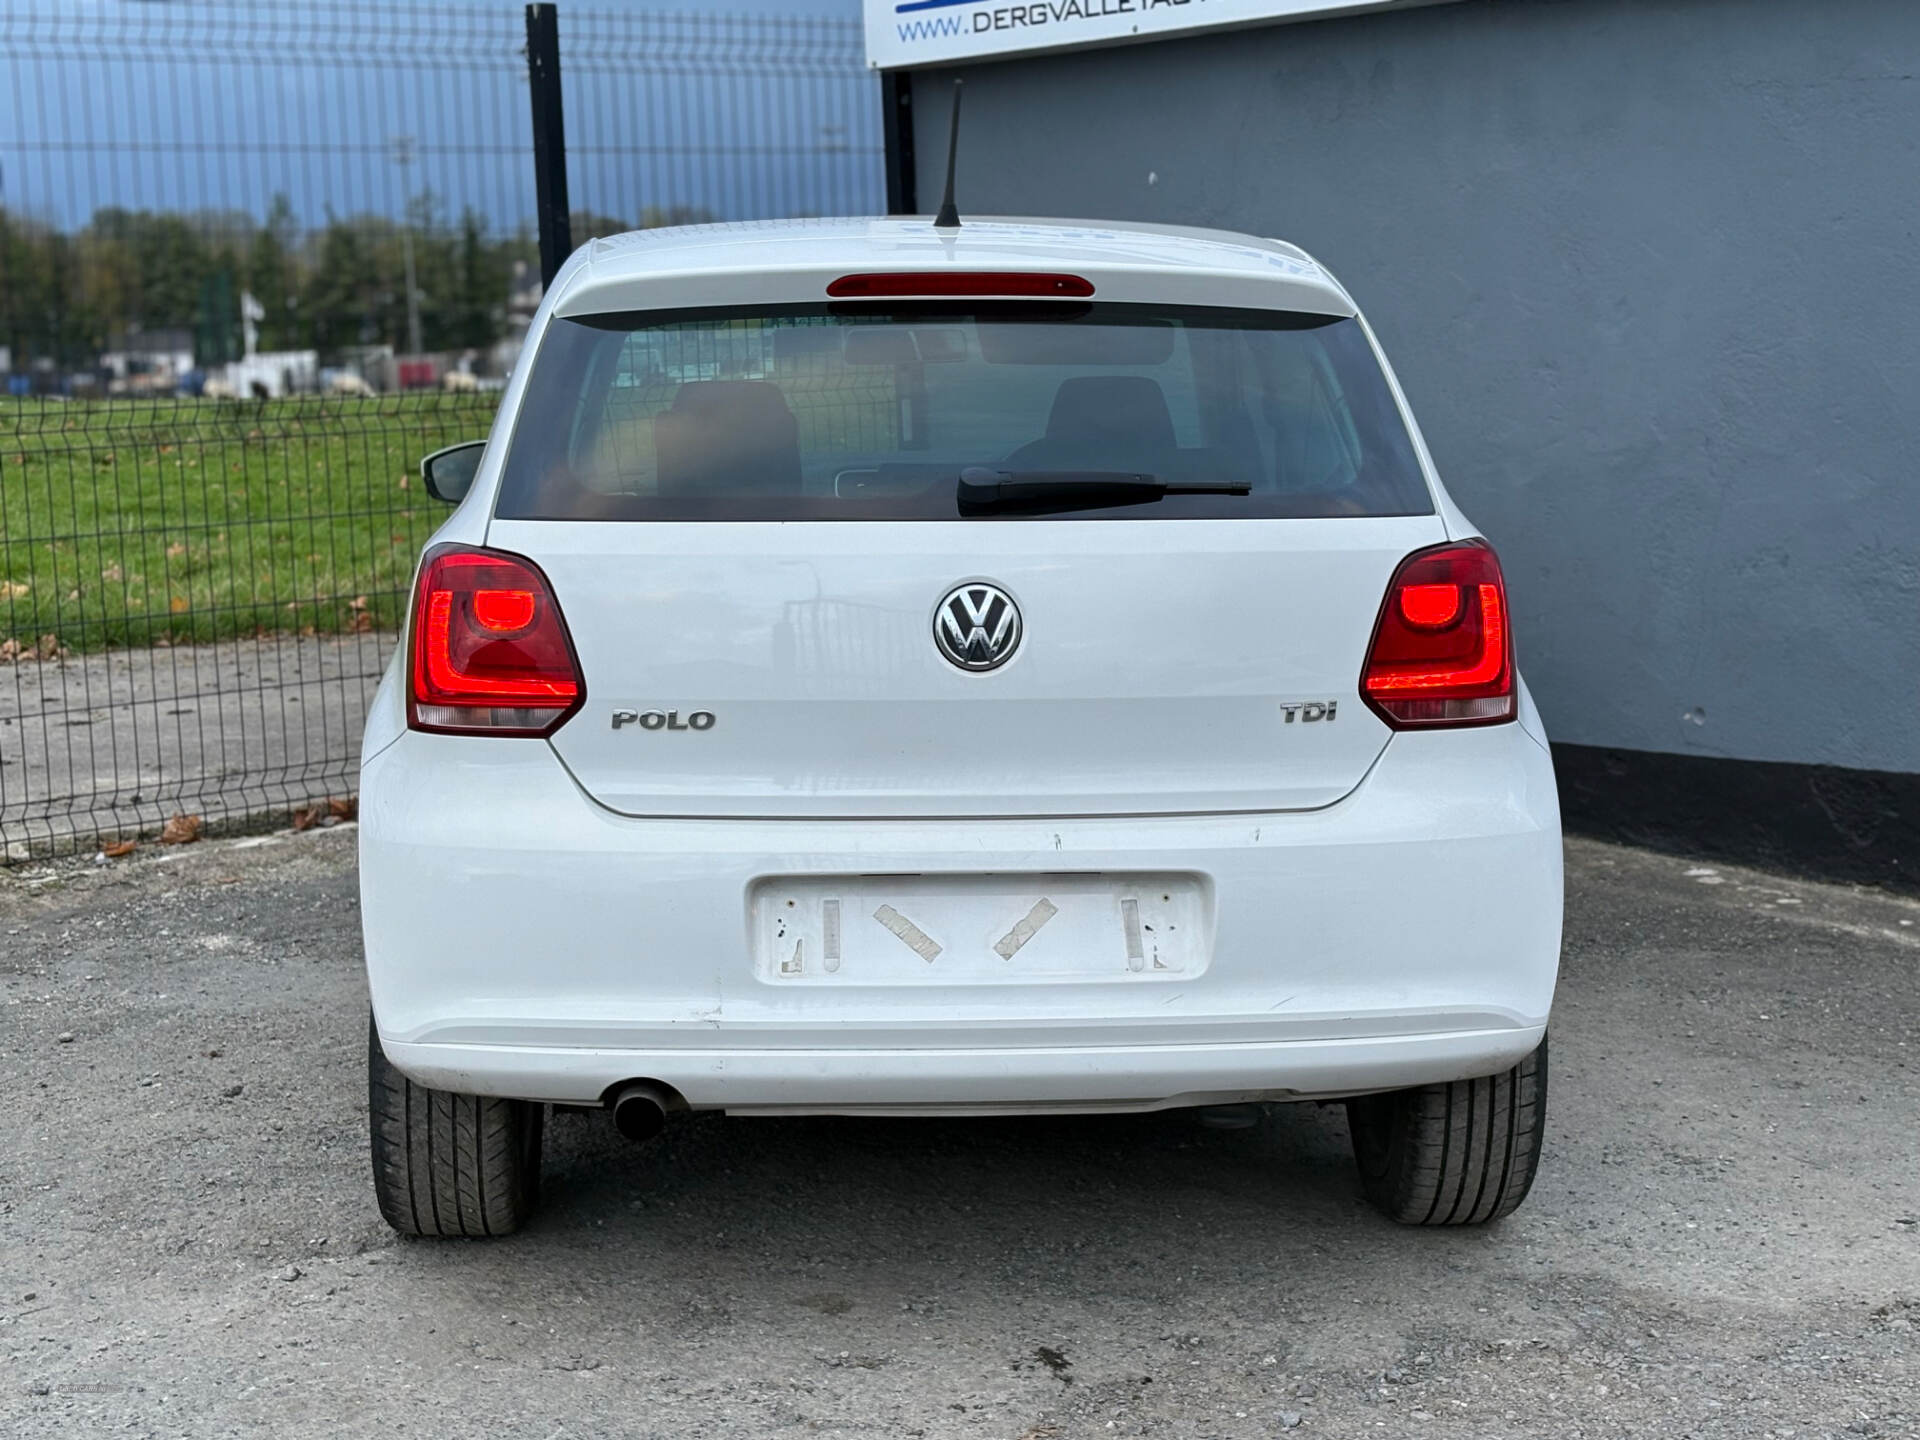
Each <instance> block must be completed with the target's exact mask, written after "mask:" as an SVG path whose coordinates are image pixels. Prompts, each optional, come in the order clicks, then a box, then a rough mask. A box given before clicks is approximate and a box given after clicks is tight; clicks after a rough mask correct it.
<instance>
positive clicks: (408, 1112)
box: [367, 1015, 545, 1239]
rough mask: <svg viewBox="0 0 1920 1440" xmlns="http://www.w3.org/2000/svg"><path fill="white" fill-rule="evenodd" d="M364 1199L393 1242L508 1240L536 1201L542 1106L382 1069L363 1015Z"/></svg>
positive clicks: (384, 1062)
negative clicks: (369, 1173)
mask: <svg viewBox="0 0 1920 1440" xmlns="http://www.w3.org/2000/svg"><path fill="white" fill-rule="evenodd" d="M367 1114H368V1119H369V1121H370V1123H371V1128H372V1132H373V1193H374V1195H375V1196H376V1197H377V1198H378V1199H379V1201H380V1213H381V1215H383V1216H384V1217H386V1222H387V1223H388V1224H389V1225H391V1226H392V1227H393V1228H394V1229H395V1230H398V1231H399V1232H400V1233H401V1234H402V1235H432V1236H449V1237H450V1236H467V1237H470V1238H473V1239H480V1238H482V1237H485V1236H490V1235H511V1234H512V1233H513V1232H514V1231H515V1230H518V1229H519V1228H520V1227H521V1226H522V1225H524V1224H525V1223H526V1221H527V1217H528V1216H530V1215H531V1214H532V1213H533V1210H534V1206H535V1204H536V1203H537V1202H538V1200H539V1193H540V1135H541V1129H542V1123H543V1121H544V1118H545V1107H544V1106H541V1105H536V1104H533V1103H531V1102H529V1101H525V1100H497V1099H494V1098H493V1097H491V1096H487V1095H456V1094H454V1093H453V1092H452V1091H450V1090H431V1089H429V1088H427V1087H426V1086H425V1085H416V1084H414V1083H413V1081H411V1080H409V1079H408V1078H407V1077H406V1076H405V1075H402V1074H401V1073H400V1072H399V1071H398V1070H396V1069H395V1068H394V1067H393V1065H392V1064H391V1063H390V1062H389V1061H388V1059H387V1057H386V1052H384V1051H383V1050H382V1049H381V1048H380V1035H379V1032H378V1031H377V1030H376V1029H375V1028H374V1024H373V1017H372V1015H368V1017H367Z"/></svg>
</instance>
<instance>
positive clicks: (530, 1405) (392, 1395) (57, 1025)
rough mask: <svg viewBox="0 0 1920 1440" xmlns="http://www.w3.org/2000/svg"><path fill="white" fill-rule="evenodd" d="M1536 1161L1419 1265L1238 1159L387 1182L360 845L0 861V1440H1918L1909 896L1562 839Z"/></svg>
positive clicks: (728, 1153) (794, 1127)
mask: <svg viewBox="0 0 1920 1440" xmlns="http://www.w3.org/2000/svg"><path fill="white" fill-rule="evenodd" d="M1568 879H1569V905H1568V927H1567V943H1566V958H1565V968H1564V971H1563V980H1562V987H1561V993H1560V998H1559V1000H1558V1003H1557V1007H1556V1011H1555V1023H1554V1049H1553V1063H1554V1072H1553V1076H1552V1086H1551V1092H1550V1093H1551V1099H1550V1111H1549V1117H1548V1150H1547V1155H1546V1159H1545V1162H1544V1165H1543V1168H1542V1172H1541V1176H1540V1180H1539V1183H1538V1184H1537V1185H1536V1187H1535V1189H1534V1192H1533V1195H1532V1197H1531V1199H1530V1200H1529V1201H1528V1203H1527V1204H1526V1205H1525V1206H1524V1207H1523V1208H1522V1209H1521V1210H1520V1212H1519V1213H1518V1214H1516V1215H1515V1216H1513V1217H1512V1218H1511V1219H1509V1220H1507V1221H1505V1222H1502V1223H1501V1224H1499V1225H1497V1226H1494V1227H1491V1228H1488V1229H1485V1230H1478V1231H1452V1232H1440V1231H1412V1230H1402V1229H1398V1228H1396V1227H1394V1226H1393V1225H1391V1224H1389V1223H1387V1222H1385V1221H1384V1220H1381V1219H1379V1218H1377V1217H1376V1216H1375V1215H1374V1214H1373V1213H1372V1212H1370V1211H1369V1210H1368V1209H1366V1208H1365V1206H1364V1205H1363V1204H1362V1202H1361V1200H1360V1197H1359V1191H1358V1186H1357V1184H1356V1181H1355V1177H1354V1173H1353V1170H1352V1165H1351V1161H1350V1158H1349V1155H1348V1151H1347V1137H1346V1124H1345V1120H1344V1118H1343V1115H1342V1112H1341V1111H1340V1110H1339V1109H1337V1108H1324V1109H1323V1108H1315V1107H1274V1108H1271V1109H1270V1110H1268V1111H1266V1112H1265V1113H1264V1116H1263V1118H1262V1119H1261V1121H1260V1123H1259V1124H1258V1125H1256V1126H1254V1127H1253V1128H1250V1129H1243V1130H1213V1129H1208V1128H1205V1127H1204V1126H1202V1125H1201V1124H1199V1123H1198V1122H1197V1121H1196V1119H1195V1118H1194V1117H1192V1116H1190V1115H1186V1114H1167V1115H1155V1116H1141V1117H1102V1118H1097V1119H1072V1120H991V1121H987V1120H982V1121H965V1122H963V1121H950V1122H949V1121H873V1120H741V1119H727V1118H724V1117H717V1116H710V1117H696V1118H694V1119H691V1120H685V1121H682V1122H679V1123H677V1124H676V1125H675V1126H674V1127H673V1128H671V1129H670V1130H669V1132H668V1133H667V1135H666V1136H664V1137H662V1138H661V1139H659V1140H656V1141H653V1142H649V1143H648V1144H646V1145H644V1146H633V1145H629V1144H627V1143H625V1142H623V1141H621V1140H619V1139H618V1137H616V1136H615V1135H614V1133H613V1131H612V1127H611V1125H610V1124H609V1123H608V1122H607V1120H606V1118H605V1117H604V1116H602V1115H597V1114H596V1115H592V1116H577V1115H562V1116H558V1117H556V1118H555V1119H554V1122H553V1124H552V1126H551V1128H550V1132H549V1141H548V1149H547V1163H546V1171H545V1181H546V1198H545V1207H544V1209H543V1210H542V1212H541V1214H540V1215H539V1217H538V1218H537V1219H536V1221H535V1223H534V1224H533V1226H532V1227H531V1228H530V1229H529V1230H528V1231H527V1232H526V1233H525V1234H523V1235H521V1236H519V1237H516V1238H513V1239H510V1240H505V1241H496V1242H491V1243H469V1242H460V1243H445V1242H441V1243H436V1242H417V1241H402V1240H400V1239H398V1238H396V1237H395V1236H393V1235H392V1234H391V1233H390V1232H388V1230H387V1229H386V1228H385V1226H384V1225H383V1224H382V1223H381V1221H380V1219H379V1216H378V1214H377V1212H376V1210H375V1208H374V1204H373V1197H372V1194H371V1190H370V1185H369V1179H368V1162H367V1154H366V1130H365V1077H364V1045H363V1035H364V1025H365V1006H366V997H365V989H364V982H363V978H362V975H361V970H360V947H359V937H358V916H357V913H356V909H355V876H354V846H353V839H352V827H351V826H341V827H338V828H336V829H332V830H319V831H313V832H309V833H307V834H304V835H298V836H294V835H282V836H275V837H268V838H265V839H264V840H263V839H254V840H244V841H224V840H223V841H213V842H206V843H202V844H199V845H194V846H189V847H183V848H178V849H167V850H159V849H157V847H148V846H142V847H141V849H140V850H139V851H138V852H136V853H135V855H134V856H133V857H131V858H130V859H127V860H124V861H117V862H114V863H112V864H110V865H88V864H87V863H85V862H84V861H63V862H50V863H45V864H35V865H29V866H26V867H21V868H16V869H13V870H9V871H0V1093H4V1095H5V1096H6V1097H7V1102H8V1104H7V1121H6V1127H5V1130H4V1132H0V1133H3V1134H4V1139H0V1434H5V1435H8V1436H21V1437H27V1436H53V1435H60V1436H71V1435H86V1434H95V1433H98V1434H113V1435H142V1436H144V1435H153V1436H192V1437H196V1440H203V1437H211V1436H224V1435H248V1436H252V1435H281V1434H284V1435H320V1434H325V1435H343V1436H389V1435H418V1436H433V1437H459V1436H469V1435H471V1436H482V1435H484V1436H490V1437H492V1436H514V1437H518V1436H527V1437H534V1440H559V1437H566V1436H571V1437H588V1436H647V1437H653V1436H658V1437H676V1440H678V1437H702V1436H712V1437H722V1436H725V1437H733V1436H761V1435H768V1436H785V1435H796V1436H799V1435H822V1436H848V1437H851V1436H861V1437H869V1436H886V1437H903V1436H916V1437H917V1436H926V1437H947V1436H960V1437H1000V1440H1048V1437H1093V1436H1102V1437H1104V1436H1116V1435H1149V1436H1157V1437H1193V1440H1199V1437H1220V1440H1240V1437H1270V1436H1279V1435H1289V1434H1297V1435H1301V1436H1355V1437H1358V1436H1455V1437H1461V1440H1480V1437H1507V1436H1512V1437H1523V1436H1524V1437H1539V1436H1546V1437H1589V1436H1591V1437H1600V1436H1607V1437H1615V1436H1661V1437H1667V1436H1673V1437H1681V1436H1699V1437H1731V1436H1742V1437H1745V1436H1772V1437H1787V1436H1852V1435H1874V1436H1913V1435H1920V903H1916V902H1914V901H1910V900H1902V899H1895V898H1889V897H1887V896H1884V895H1880V894H1877V893H1873V892H1866V891H1853V890H1848V889H1844V888H1836V887H1828V886H1822V885H1817V884H1810V883H1803V882H1800V881H1795V880H1790V879H1778V878H1774V877H1769V876H1763V875H1759V874H1755V873H1753V872H1748V871H1741V870H1737V869H1733V868H1731V867H1726V866H1712V867H1709V866H1705V865H1693V864H1690V863H1689V862H1687V861H1685V860H1683V859H1675V858H1673V857H1669V856H1664V855H1654V854H1649V853H1644V852H1638V851H1634V850H1628V849H1621V848H1615V847H1611V846H1604V845H1599V844H1594V843H1589V842H1580V841H1575V842H1572V843H1570V845H1569V871H1568Z"/></svg>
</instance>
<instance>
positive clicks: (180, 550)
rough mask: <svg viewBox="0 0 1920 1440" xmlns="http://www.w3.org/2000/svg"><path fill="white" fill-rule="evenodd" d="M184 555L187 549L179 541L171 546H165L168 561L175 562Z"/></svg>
mask: <svg viewBox="0 0 1920 1440" xmlns="http://www.w3.org/2000/svg"><path fill="white" fill-rule="evenodd" d="M186 553H187V547H186V546H185V545H183V544H181V543H180V542H179V541H175V542H174V543H173V544H171V545H169V546H167V558H168V559H169V560H177V559H179V558H180V557H181V556H182V555H184V554H186Z"/></svg>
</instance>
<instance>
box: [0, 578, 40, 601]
mask: <svg viewBox="0 0 1920 1440" xmlns="http://www.w3.org/2000/svg"><path fill="white" fill-rule="evenodd" d="M32 593H33V586H31V585H29V584H28V583H27V582H26V581H24V580H0V600H18V599H19V598H20V597H21V596H23V595H31V594H32Z"/></svg>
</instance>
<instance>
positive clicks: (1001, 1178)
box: [521, 1104, 1452, 1313]
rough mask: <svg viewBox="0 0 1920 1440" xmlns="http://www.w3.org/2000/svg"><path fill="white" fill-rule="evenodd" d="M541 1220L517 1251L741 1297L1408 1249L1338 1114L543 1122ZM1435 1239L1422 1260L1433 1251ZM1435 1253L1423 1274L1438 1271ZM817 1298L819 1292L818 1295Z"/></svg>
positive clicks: (1194, 1277)
mask: <svg viewBox="0 0 1920 1440" xmlns="http://www.w3.org/2000/svg"><path fill="white" fill-rule="evenodd" d="M543 1185H544V1196H543V1201H542V1209H541V1212H540V1214H539V1216H538V1217H537V1218H536V1220H535V1221H534V1223H533V1225H532V1227H531V1228H530V1230H529V1232H528V1233H527V1235H526V1236H525V1237H524V1239H523V1241H522V1242H521V1243H523V1244H530V1245H534V1246H537V1247H541V1248H545V1247H558V1248H561V1249H566V1248H570V1247H573V1246H577V1245H581V1244H586V1245H590V1246H592V1247H593V1249H594V1251H595V1263H596V1266H598V1267H600V1273H602V1274H603V1275H605V1276H608V1277H618V1276H621V1275H626V1276H629V1277H630V1278H631V1279H633V1280H634V1281H636V1282H644V1281H647V1280H649V1279H662V1280H665V1281H667V1282H668V1283H671V1282H672V1281H673V1280H674V1279H675V1278H682V1279H684V1278H688V1277H689V1276H690V1275H692V1274H697V1275H698V1276H699V1277H700V1283H701V1285H702V1287H703V1289H704V1291H705V1293H708V1294H712V1295H722V1296H724V1295H729V1294H731V1295H734V1296H736V1297H740V1298H741V1299H742V1300H746V1299H748V1298H751V1299H752V1300H753V1302H754V1303H762V1302H765V1301H766V1300H767V1299H769V1298H770V1297H778V1296H780V1295H782V1294H785V1295H786V1298H787V1299H788V1300H790V1301H791V1302H792V1303H795V1304H798V1305H802V1306H806V1305H816V1308H817V1306H818V1305H824V1306H826V1307H827V1312H826V1313H832V1307H834V1306H836V1305H843V1304H844V1305H847V1306H853V1305H858V1304H862V1303H865V1300H867V1299H871V1298H872V1297H874V1296H876V1295H888V1296H902V1297H907V1298H908V1299H911V1297H913V1296H915V1295H922V1296H937V1297H941V1300H942V1303H948V1304H952V1303H963V1300H964V1297H966V1295H967V1294H968V1292H969V1291H970V1290H972V1291H976V1292H977V1294H976V1295H975V1296H974V1298H976V1299H979V1300H981V1301H983V1302H991V1303H992V1304H993V1305H994V1306H996V1307H997V1306H998V1305H1000V1304H1002V1303H1004V1301H1005V1300H1006V1298H1007V1297H1008V1296H1010V1295H1012V1296H1018V1295H1020V1294H1023V1293H1035V1292H1040V1293H1045V1294H1048V1295H1051V1296H1055V1297H1059V1296H1064V1295H1072V1294H1084V1295H1095V1294H1112V1293H1115V1292H1116V1290H1117V1291H1120V1292H1124V1293H1126V1294H1130V1295H1136V1296H1139V1297H1141V1298H1144V1299H1149V1300H1152V1301H1153V1302H1155V1303H1165V1302H1167V1301H1168V1300H1169V1299H1171V1298H1172V1297H1173V1295H1174V1294H1175V1293H1176V1292H1181V1291H1184V1290H1186V1289H1187V1288H1188V1287H1190V1286H1194V1287H1205V1286H1206V1285H1208V1284H1210V1283H1212V1282H1210V1281H1209V1280H1208V1278H1207V1277H1208V1276H1209V1275H1225V1274H1228V1273H1231V1274H1232V1275H1233V1276H1234V1277H1235V1280H1236V1283H1242V1284H1244V1283H1246V1282H1247V1281H1249V1280H1255V1281H1257V1280H1258V1278H1259V1277H1260V1275H1261V1274H1262V1273H1263V1272H1264V1273H1265V1274H1267V1275H1268V1276H1270V1277H1271V1278H1272V1279H1274V1280H1281V1279H1284V1278H1285V1277H1287V1276H1289V1275H1296V1274H1298V1273H1299V1271H1300V1270H1301V1268H1302V1267H1303V1266H1308V1267H1314V1268H1323V1267H1324V1266H1325V1263H1326V1259H1327V1255H1328V1252H1330V1251H1339V1252H1346V1257H1345V1258H1344V1259H1343V1260H1342V1261H1341V1263H1342V1264H1347V1263H1351V1262H1353V1261H1355V1260H1356V1259H1357V1260H1358V1261H1359V1262H1360V1263H1361V1264H1362V1266H1363V1267H1365V1268H1371V1267H1372V1266H1375V1265H1379V1266H1389V1265H1393V1264H1395V1263H1397V1262H1396V1260H1395V1258H1394V1257H1395V1256H1404V1255H1407V1254H1414V1253H1423V1252H1422V1247H1424V1253H1426V1254H1427V1255H1429V1256H1434V1255H1435V1254H1436V1252H1435V1251H1434V1250H1433V1249H1432V1246H1433V1244H1434V1241H1435V1240H1436V1239H1437V1238H1438V1237H1437V1236H1436V1235H1435V1233H1434V1232H1424V1233H1416V1232H1409V1231H1405V1230H1402V1229H1400V1228H1399V1227H1396V1226H1393V1225H1391V1224H1390V1223H1388V1222H1387V1221H1385V1220H1383V1219H1381V1218H1380V1217H1379V1216H1378V1215H1376V1214H1375V1213H1374V1212H1373V1211H1372V1210H1370V1209H1369V1208H1368V1207H1367V1206H1366V1204H1365V1201H1364V1200H1363V1199H1362V1197H1361V1194H1360V1187H1359V1182H1358V1178H1357V1176H1356V1174H1355V1171H1354V1168H1353V1160H1352V1156H1351V1152H1350V1150H1349V1148H1348V1139H1347V1128H1346V1120H1345V1115H1344V1111H1343V1109H1342V1108H1341V1107H1339V1106H1324V1107H1323V1106H1315V1105H1310V1104H1302V1105H1275V1106H1263V1107H1258V1110H1257V1116H1256V1123H1254V1124H1253V1125H1251V1126H1250V1127H1248V1128H1243V1129H1216V1128H1211V1127H1210V1126H1209V1125H1208V1124H1207V1123H1206V1122H1205V1121H1204V1120H1203V1118H1202V1116H1201V1113H1200V1112H1192V1111H1171V1112H1161V1113H1156V1114H1147V1115H1113V1116H1089V1117H1044V1118H1017V1119H1016V1118H1008V1119H968V1120H927V1119H915V1120H884V1119H852V1118H804V1119H747V1118H734V1117H723V1116H718V1115H699V1116H691V1117H679V1118H677V1119H676V1120H675V1121H674V1123H673V1124H672V1125H670V1127H669V1129H668V1131H667V1132H666V1134H664V1135H663V1136H661V1137H659V1138H658V1139H655V1140H652V1141H648V1142H645V1143H643V1144H639V1145H635V1144H633V1143H631V1142H628V1141H625V1140H623V1139H621V1138H620V1137H619V1136H618V1135H617V1134H616V1133H615V1132H614V1130H613V1127H612V1125H611V1124H610V1123H609V1122H608V1120H607V1118H606V1117H605V1116H604V1115H600V1114H592V1115H578V1114H569V1115H560V1116H556V1117H555V1118H554V1121H553V1123H552V1125H551V1127H550V1130H549V1138H548V1147H547V1158H546V1164H545V1167H544V1172H543ZM1451 1248H1452V1247H1451V1246H1446V1245H1443V1246H1442V1251H1443V1252H1444V1251H1448V1250H1451ZM1444 1268H1445V1267H1444V1262H1437V1263H1436V1264H1435V1267H1434V1272H1433V1273H1434V1276H1435V1277H1436V1279H1437V1278H1438V1277H1440V1275H1441V1273H1442V1271H1443V1270H1444ZM822 1297H825V1298H822Z"/></svg>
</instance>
